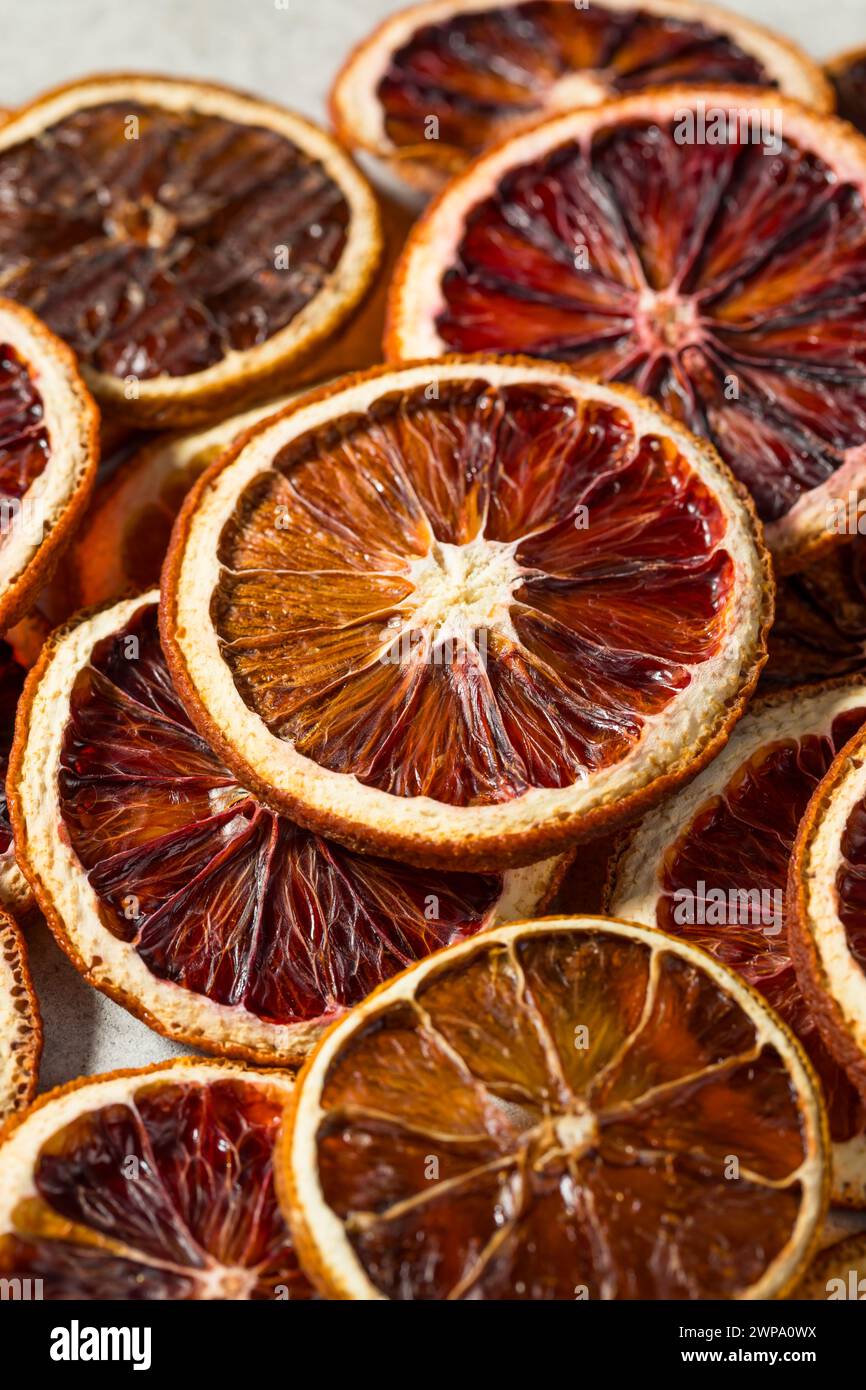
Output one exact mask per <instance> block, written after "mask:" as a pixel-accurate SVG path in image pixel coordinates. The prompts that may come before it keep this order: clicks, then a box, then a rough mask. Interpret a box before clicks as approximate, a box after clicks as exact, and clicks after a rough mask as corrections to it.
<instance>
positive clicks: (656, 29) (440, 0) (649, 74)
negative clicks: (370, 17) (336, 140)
mask: <svg viewBox="0 0 866 1390" xmlns="http://www.w3.org/2000/svg"><path fill="white" fill-rule="evenodd" d="M668 82H688V83H702V84H703V83H708V82H730V83H738V84H748V85H751V86H753V87H756V86H757V87H761V86H764V87H777V88H778V89H779V90H780V91H782V92H785V93H787V95H788V96H793V97H797V98H798V99H799V100H801V101H805V102H807V103H808V104H809V105H811V106H815V107H817V108H818V109H819V110H822V111H830V110H832V106H833V98H832V92H831V90H830V87H829V84H828V83H827V80H826V79H825V78H824V77H823V75H822V74H821V71H820V69H819V68H818V67H817V66H816V65H815V64H814V63H813V62H811V60H810V59H809V58H807V57H806V55H805V54H804V53H802V52H801V51H800V50H799V49H797V48H795V46H794V45H793V44H791V43H789V42H788V41H787V40H786V39H782V38H779V37H777V36H776V35H774V34H772V33H770V32H769V30H767V29H764V28H761V27H760V26H758V25H757V24H753V23H751V21H750V20H747V19H744V18H742V17H741V16H740V15H734V14H730V13H729V12H728V11H726V10H723V9H721V8H719V7H718V6H716V5H706V4H703V3H699V4H695V3H692V0H592V4H586V3H584V4H580V3H577V4H576V3H575V0H517V3H515V0H428V3H426V4H420V5H419V4H416V5H411V6H409V7H408V8H407V9H405V10H401V11H399V13H397V14H395V15H392V16H391V17H390V18H389V19H386V20H385V22H384V23H383V24H381V25H380V26H379V27H378V28H377V29H376V30H375V31H374V32H373V33H372V34H371V35H370V36H369V37H368V38H367V39H365V40H364V41H363V42H362V43H360V44H359V45H358V47H357V48H356V49H355V51H354V52H353V53H352V55H351V57H350V58H349V60H348V62H347V63H346V65H345V66H344V68H343V69H342V71H341V72H340V74H339V76H338V78H337V81H336V83H335V84H334V89H333V92H332V95H331V113H332V117H333V120H334V125H335V127H336V129H337V132H338V133H339V136H340V139H341V140H342V141H343V143H344V144H346V145H348V146H349V147H356V148H361V149H364V150H367V151H369V152H371V153H373V154H376V155H378V156H379V157H380V158H382V159H384V160H386V161H387V162H388V163H389V164H390V165H391V167H392V168H393V169H394V170H395V171H396V173H398V174H399V175H400V176H402V177H403V178H404V179H406V181H407V182H408V183H410V184H413V185H415V186H416V187H420V188H424V189H430V188H436V187H438V186H439V185H440V184H441V183H442V181H443V180H444V179H445V178H446V177H447V175H449V174H452V173H455V172H457V171H459V170H460V169H462V168H463V167H464V166H465V165H466V163H467V162H468V161H469V160H470V159H471V158H472V157H473V156H474V155H476V154H478V153H480V151H481V150H482V149H485V148H487V147H488V146H489V145H491V144H493V143H494V142H495V141H496V140H498V139H500V138H502V137H503V136H504V135H506V134H507V133H509V132H510V131H513V130H514V129H519V128H520V127H521V126H525V125H527V124H529V123H530V122H532V121H533V120H536V119H538V118H540V117H541V116H544V115H550V114H553V113H554V112H556V111H562V110H565V109H568V108H570V107H574V106H595V105H597V104H598V103H599V102H601V101H604V100H606V99H607V98H609V97H615V96H624V95H626V94H627V93H629V92H636V91H640V90H642V89H643V88H645V87H655V86H659V85H661V84H663V83H668Z"/></svg>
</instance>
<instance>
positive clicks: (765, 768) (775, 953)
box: [606, 677, 866, 1207]
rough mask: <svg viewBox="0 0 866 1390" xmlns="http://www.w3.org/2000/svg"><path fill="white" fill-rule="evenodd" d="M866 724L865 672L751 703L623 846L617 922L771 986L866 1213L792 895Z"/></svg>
mask: <svg viewBox="0 0 866 1390" xmlns="http://www.w3.org/2000/svg"><path fill="white" fill-rule="evenodd" d="M864 722H866V684H863V682H862V681H861V680H860V679H859V678H857V677H855V678H853V679H851V680H847V681H840V682H837V683H835V684H830V683H828V684H827V685H824V686H818V687H814V688H812V689H809V688H806V689H804V690H802V691H794V692H791V693H786V694H780V695H776V696H773V697H771V698H769V699H766V700H762V701H758V702H756V703H755V704H753V705H751V706H750V708H749V710H748V711H747V712H746V714H745V715H744V716H743V718H742V719H741V720H740V722H739V724H738V725H737V727H736V729H735V730H734V732H733V734H732V736H731V739H730V741H729V743H728V745H727V747H726V748H725V749H724V751H723V752H722V753H721V754H720V755H719V757H718V758H716V759H715V761H714V762H712V763H711V764H710V766H709V767H707V768H705V769H704V771H703V772H702V773H701V774H700V776H699V777H697V778H696V779H695V780H694V782H692V783H690V784H689V786H687V787H685V788H683V789H682V790H681V791H680V792H678V793H677V795H676V796H674V797H671V798H669V799H668V800H667V801H665V802H664V803H663V804H662V805H661V806H659V807H658V808H657V809H656V810H655V811H653V812H651V813H650V814H649V815H648V816H646V817H645V818H644V820H643V821H642V822H641V823H640V825H639V826H638V827H637V829H636V830H634V831H632V832H631V834H630V835H629V836H628V838H627V839H626V840H625V841H624V843H623V844H622V845H621V847H620V851H619V855H618V858H617V859H616V861H615V863H614V864H613V866H612V871H611V877H610V882H609V885H608V892H607V896H606V903H607V907H608V909H609V911H611V912H612V913H613V914H614V915H615V916H619V917H627V918H629V919H630V920H632V921H635V922H646V923H648V924H649V925H650V926H658V927H661V928H662V929H663V930H665V931H668V932H672V933H673V934H674V935H677V936H682V937H683V938H684V939H686V940H688V941H694V942H696V943H697V944H698V945H699V946H703V947H704V948H705V949H706V950H708V951H710V952H711V953H712V954H713V955H714V956H716V957H717V958H718V959H719V960H721V961H723V962H724V963H725V965H727V966H730V967H731V969H733V970H736V971H737V972H738V973H739V974H740V975H742V976H743V978H744V979H746V980H748V982H749V984H751V985H753V986H754V988H755V989H757V990H759V991H760V993H761V994H762V995H763V996H764V998H765V999H766V1000H767V1002H768V1003H769V1004H771V1005H772V1007H773V1008H774V1009H775V1010H776V1011H777V1012H778V1013H779V1014H780V1015H781V1017H782V1018H783V1019H784V1020H785V1022H786V1023H787V1024H788V1025H789V1026H790V1027H791V1028H792V1029H793V1031H794V1032H795V1033H796V1035H797V1037H798V1038H799V1039H800V1042H801V1043H802V1044H803V1046H804V1048H805V1049H806V1052H807V1053H808V1055H809V1058H810V1059H811V1061H812V1064H813V1066H814V1067H815V1070H816V1071H817V1073H818V1076H819V1078H820V1080H821V1083H822V1085H823V1088H824V1097H825V1100H826V1103H827V1110H828V1113H829V1118H830V1135H831V1138H832V1139H833V1141H834V1142H833V1198H834V1200H835V1201H837V1202H840V1203H844V1204H845V1205H848V1206H855V1207H866V1104H864V1103H863V1102H862V1101H861V1099H860V1097H859V1095H858V1092H857V1090H856V1088H855V1087H854V1086H852V1084H851V1082H850V1081H849V1080H848V1078H847V1076H846V1073H845V1071H844V1070H843V1068H842V1067H840V1066H839V1064H838V1063H837V1062H836V1060H835V1058H834V1056H833V1054H832V1052H830V1051H828V1049H827V1047H826V1046H825V1044H824V1042H823V1040H822V1038H821V1034H820V1032H819V1031H818V1028H817V1025H816V1022H815V1018H814V1015H813V1012H812V1010H811V1008H810V1006H809V1004H808V1003H807V1001H806V999H805V998H804V997H803V993H802V990H801V989H800V986H799V983H798V981H797V977H796V974H795V971H794V966H793V962H792V960H791V948H790V943H789V941H788V914H787V911H786V901H785V891H786V886H787V879H788V871H789V867H790V862H791V856H792V853H793V848H794V839H795V837H796V834H797V828H798V826H799V824H800V821H801V819H802V817H803V815H804V813H805V811H806V807H807V805H808V803H809V799H810V797H811V796H812V794H813V792H814V791H815V788H816V787H817V785H818V783H819V782H820V780H821V778H822V777H823V776H824V774H825V772H826V771H827V769H828V767H829V766H830V764H831V762H832V761H833V759H834V757H835V756H836V754H837V752H838V751H839V749H840V748H843V747H844V746H845V744H846V743H847V742H848V740H849V739H850V738H851V737H852V736H853V735H854V734H855V733H856V732H857V731H858V729H860V728H861V727H862V726H863V724H864Z"/></svg>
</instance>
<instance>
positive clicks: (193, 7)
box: [0, 0, 866, 1087]
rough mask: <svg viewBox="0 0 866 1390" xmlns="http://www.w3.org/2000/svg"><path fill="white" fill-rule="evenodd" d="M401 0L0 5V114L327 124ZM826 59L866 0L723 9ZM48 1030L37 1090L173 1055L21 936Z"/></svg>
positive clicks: (860, 22)
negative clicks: (198, 110)
mask: <svg viewBox="0 0 866 1390" xmlns="http://www.w3.org/2000/svg"><path fill="white" fill-rule="evenodd" d="M401 7H402V5H401V3H400V0H396V2H395V0H0V34H2V51H3V64H2V73H0V105H4V104H5V105H8V106H14V105H16V104H19V103H21V102H23V101H25V100H26V99H27V98H28V97H30V96H33V95H35V94H36V93H37V92H40V91H42V90H44V89H46V88H48V87H51V86H54V85H56V84H57V83H60V82H65V81H69V80H71V79H73V78H75V77H80V76H83V75H85V74H87V73H92V72H98V71H109V70H115V71H124V70H126V71H135V70H137V71H154V72H162V73H174V74H178V75H181V76H190V77H201V78H214V79H216V80H218V81H221V82H227V83H230V84H233V85H235V86H237V87H241V88H245V89H247V90H249V91H251V92H255V93H258V94H260V95H263V96H266V97H269V98H271V99H272V100H275V101H279V102H282V103H283V104H284V105H287V106H292V107H294V108H295V109H297V110H299V111H302V112H303V113H305V114H306V115H309V116H312V117H314V118H316V119H319V120H321V119H323V118H324V116H325V103H326V97H327V92H328V88H329V86H330V83H331V80H332V78H333V75H334V74H335V72H336V71H337V69H338V67H339V66H340V64H341V63H342V62H343V60H344V58H345V57H346V55H347V53H348V52H349V50H350V48H351V47H352V46H353V45H354V44H355V43H357V42H358V40H359V39H361V38H362V37H363V36H364V35H365V34H366V33H367V31H368V30H369V29H370V28H371V26H372V25H373V24H375V23H376V22H378V20H380V19H381V18H383V17H384V16H385V15H387V14H390V13H391V12H392V11H394V10H396V9H400V8H401ZM729 8H731V9H736V10H740V11H741V12H742V13H743V14H746V15H748V16H749V17H750V18H752V19H754V20H757V21H759V22H761V23H764V24H767V25H770V26H773V27H775V28H777V29H779V30H780V31H781V32H782V33H785V34H787V35H789V36H790V37H791V38H793V39H795V40H796V41H797V42H799V43H800V44H802V45H803V46H804V47H805V48H806V49H808V50H809V51H810V52H811V53H812V54H813V55H814V56H815V57H816V58H819V59H825V58H828V57H830V56H832V55H834V54H836V53H838V52H840V51H841V50H842V49H845V48H850V47H853V46H854V45H856V44H864V45H866V0H831V2H830V3H826V2H825V3H819V0H729ZM30 944H31V949H32V955H33V964H34V975H35V979H36V986H37V989H38V991H39V994H40V999H41V1001H42V1007H43V1013H44V1016H45V1024H46V1030H45V1031H46V1046H45V1057H44V1062H43V1069H42V1085H43V1087H50V1086H55V1085H58V1084H59V1083H61V1082H63V1081H66V1080H69V1079H71V1078H72V1077H75V1076H78V1075H81V1074H84V1073H93V1072H98V1071H105V1070H109V1069H111V1068H114V1067H122V1066H139V1065H144V1064H145V1063H147V1062H150V1061H157V1060H159V1059H161V1058H163V1057H166V1056H170V1055H172V1054H175V1053H180V1052H185V1051H189V1049H187V1048H177V1047H173V1046H172V1045H171V1044H170V1043H167V1042H165V1040H164V1039H162V1038H160V1037H158V1036H157V1035H156V1034H155V1033H152V1032H151V1031H150V1030H149V1029H147V1028H145V1027H144V1025H143V1024H140V1023H139V1022H138V1021H137V1020H136V1019H134V1018H132V1017H131V1016H130V1015H129V1014H128V1013H127V1012H126V1011H125V1010H123V1009H121V1008H119V1007H118V1006H117V1005H115V1004H112V1003H111V1002H110V1001H108V1000H106V999H103V998H102V996H101V995H98V994H97V993H96V992H95V991H94V990H92V989H90V988H89V987H88V986H87V985H85V984H84V983H83V981H82V980H81V979H80V978H79V976H78V975H77V974H76V973H75V971H74V970H73V968H72V966H71V965H69V964H68V962H67V961H66V958H65V957H64V956H63V955H62V953H61V952H60V950H59V948H58V947H57V946H56V945H55V944H54V941H53V939H52V938H51V937H50V935H49V933H48V932H47V930H45V929H44V928H43V929H39V930H37V931H35V932H34V933H31V936H30Z"/></svg>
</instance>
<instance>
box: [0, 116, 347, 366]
mask: <svg viewBox="0 0 866 1390" xmlns="http://www.w3.org/2000/svg"><path fill="white" fill-rule="evenodd" d="M136 123H137V124H136ZM0 208H2V212H0V278H2V281H3V287H4V290H3V292H4V294H6V295H8V296H9V297H10V298H12V299H16V300H18V302H19V303H22V304H26V305H27V306H28V307H29V308H31V309H33V310H35V312H36V313H38V314H39V316H40V317H41V318H43V319H44V320H45V322H46V323H47V324H48V325H49V327H51V328H53V329H54V331H55V332H56V333H58V334H59V335H60V336H61V337H63V338H65V339H66V341H67V342H68V343H69V344H70V345H71V346H72V347H73V348H74V349H75V352H76V353H77V354H78V356H79V357H80V358H81V360H82V361H83V362H85V363H86V364H87V365H88V366H91V367H94V368H97V369H98V370H100V371H102V372H107V373H111V374H114V375H117V376H126V375H134V376H136V377H139V378H148V377H153V376H156V375H158V374H161V373H167V374H169V375H170V376H182V375H188V374H190V373H195V372H199V371H203V370H204V369H205V368H206V367H210V366H212V365H213V364H214V363H216V362H219V361H220V360H221V359H222V358H223V357H224V356H225V355H226V353H228V352H231V351H243V350H245V349H247V348H250V347H253V346H255V345H257V344H260V343H263V342H265V341H266V340H267V339H268V338H270V337H272V336H273V334H275V333H276V332H278V331H279V330H280V329H281V328H285V327H286V325H287V324H289V323H291V321H292V320H293V319H294V318H295V316H296V315H297V314H298V313H300V311H301V310H302V309H303V308H304V306H305V305H306V304H307V303H308V302H309V301H310V300H311V299H312V298H313V297H314V295H316V294H317V293H318V291H319V290H320V289H321V287H322V285H323V284H324V282H325V280H326V279H327V277H328V275H329V274H330V272H331V271H332V270H333V269H334V267H335V266H336V264H337V262H338V260H339V258H340V255H341V253H342V250H343V247H344V245H345V240H346V229H347V226H348V221H349V210H348V206H347V204H346V201H345V199H344V197H343V195H342V193H341V191H340V189H339V188H338V187H337V185H336V184H335V183H334V182H333V180H332V179H331V178H330V177H329V176H328V175H327V174H326V173H325V171H324V169H323V168H322V166H321V165H320V164H318V163H317V162H316V161H315V160H312V159H310V158H309V157H308V156H307V155H306V154H304V153H303V152H302V151H301V150H300V149H298V148H297V147H296V146H295V145H294V144H292V142H291V141H290V140H288V139H286V138H285V137H283V136H281V135H278V134H277V133H276V132H275V131H272V130H267V129H264V128H261V127H257V126H244V125H239V124H236V123H235V122H233V121H230V120H224V119H223V118H222V117H219V116H212V115H202V114H200V113H197V112H194V111H189V110H187V111H183V112H172V111H168V110H166V109H163V108H158V107H153V106H143V105H141V104H139V103H137V102H135V101H128V102H109V103H105V104H103V105H99V106H91V107H86V108H83V109H82V110H79V111H77V112H74V113H73V114H72V115H69V116H66V117H65V118H64V119H63V120H61V121H59V122H58V123H57V124H56V125H54V126H51V127H50V128H49V129H47V130H44V131H42V132H41V133H40V134H39V135H38V136H36V137H33V138H31V139H28V140H23V141H21V142H20V143H18V144H16V145H13V146H10V147H7V148H5V149H3V150H0ZM280 247H285V248H287V260H288V269H278V268H276V256H277V253H278V249H279V248H280Z"/></svg>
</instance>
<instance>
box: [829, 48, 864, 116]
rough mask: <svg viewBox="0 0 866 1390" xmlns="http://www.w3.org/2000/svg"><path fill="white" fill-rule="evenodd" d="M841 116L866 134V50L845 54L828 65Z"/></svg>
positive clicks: (860, 49) (858, 49)
mask: <svg viewBox="0 0 866 1390" xmlns="http://www.w3.org/2000/svg"><path fill="white" fill-rule="evenodd" d="M827 76H828V77H829V79H830V82H831V83H832V85H833V89H834V91H835V93H836V105H837V107H838V110H839V115H840V116H844V117H845V120H846V121H850V122H851V124H852V125H855V126H856V127H857V129H858V130H862V131H863V132H864V134H866V48H856V49H854V50H853V51H852V52H849V53H843V54H842V55H841V57H839V58H836V59H835V60H834V61H833V62H832V63H830V64H828V67H827Z"/></svg>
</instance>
